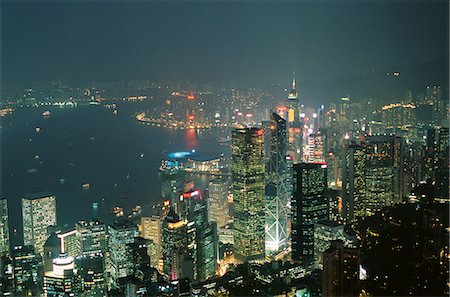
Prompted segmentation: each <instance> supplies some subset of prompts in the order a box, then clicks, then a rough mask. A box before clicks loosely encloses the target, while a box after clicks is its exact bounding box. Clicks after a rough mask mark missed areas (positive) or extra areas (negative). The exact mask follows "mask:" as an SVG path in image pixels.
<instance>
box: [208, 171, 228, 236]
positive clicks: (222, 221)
mask: <svg viewBox="0 0 450 297" xmlns="http://www.w3.org/2000/svg"><path fill="white" fill-rule="evenodd" d="M208 202H209V208H208V214H209V220H210V221H211V222H216V223H217V227H218V228H222V227H223V226H225V225H226V224H227V223H228V217H229V207H228V181H227V180H226V179H225V178H220V179H213V180H212V181H210V182H209V185H208Z"/></svg>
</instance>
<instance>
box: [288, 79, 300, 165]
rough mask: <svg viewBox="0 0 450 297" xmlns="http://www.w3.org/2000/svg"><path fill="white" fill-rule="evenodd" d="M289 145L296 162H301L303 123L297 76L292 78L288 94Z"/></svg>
mask: <svg viewBox="0 0 450 297" xmlns="http://www.w3.org/2000/svg"><path fill="white" fill-rule="evenodd" d="M287 103H288V123H289V145H290V148H289V149H290V151H291V152H292V157H293V159H294V163H298V162H301V160H302V156H303V151H302V150H303V147H302V146H303V140H302V130H303V127H302V123H301V120H300V102H299V100H298V92H297V89H296V81H295V76H294V77H293V78H292V90H291V91H290V92H289V94H288V101H287Z"/></svg>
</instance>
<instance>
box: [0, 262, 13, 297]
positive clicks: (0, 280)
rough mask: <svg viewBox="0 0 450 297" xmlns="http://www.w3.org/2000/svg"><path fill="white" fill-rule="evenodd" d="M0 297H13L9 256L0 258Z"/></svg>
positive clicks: (11, 264) (11, 268) (11, 267)
mask: <svg viewBox="0 0 450 297" xmlns="http://www.w3.org/2000/svg"><path fill="white" fill-rule="evenodd" d="M0 296H14V268H13V263H12V258H11V255H5V256H2V257H1V258H0Z"/></svg>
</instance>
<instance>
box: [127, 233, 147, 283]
mask: <svg viewBox="0 0 450 297" xmlns="http://www.w3.org/2000/svg"><path fill="white" fill-rule="evenodd" d="M149 242H150V240H149V239H145V238H142V237H136V238H135V239H134V242H132V243H129V244H128V250H129V251H128V255H129V261H130V262H131V263H132V264H133V275H134V276H135V277H136V278H137V279H138V280H140V281H149V280H150V279H151V275H152V269H151V267H150V257H149V255H148V243H149Z"/></svg>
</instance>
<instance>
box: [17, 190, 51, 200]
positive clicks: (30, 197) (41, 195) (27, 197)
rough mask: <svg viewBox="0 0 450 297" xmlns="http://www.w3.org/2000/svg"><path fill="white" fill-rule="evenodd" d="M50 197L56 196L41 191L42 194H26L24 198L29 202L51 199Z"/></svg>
mask: <svg viewBox="0 0 450 297" xmlns="http://www.w3.org/2000/svg"><path fill="white" fill-rule="evenodd" d="M50 196H55V195H54V194H53V193H50V192H48V191H40V192H33V193H28V194H25V196H23V198H25V199H28V200H33V199H40V198H45V197H50Z"/></svg>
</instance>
